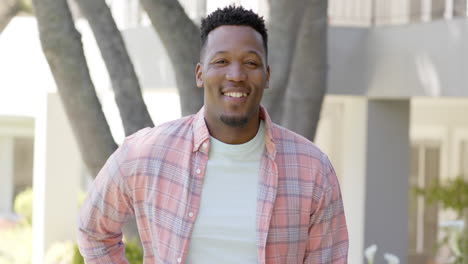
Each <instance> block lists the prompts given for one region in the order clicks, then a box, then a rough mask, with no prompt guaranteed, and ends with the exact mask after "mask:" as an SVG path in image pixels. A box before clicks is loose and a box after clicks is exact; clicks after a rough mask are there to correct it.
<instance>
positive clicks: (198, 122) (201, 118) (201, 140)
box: [192, 105, 276, 159]
mask: <svg viewBox="0 0 468 264" xmlns="http://www.w3.org/2000/svg"><path fill="white" fill-rule="evenodd" d="M260 119H262V120H263V121H264V122H265V148H266V150H267V154H268V157H269V158H270V159H275V156H276V147H275V141H274V138H273V136H274V135H273V130H272V127H273V123H272V121H271V119H270V116H269V115H268V112H267V111H266V109H265V108H264V107H263V106H262V105H260ZM193 136H194V144H193V149H192V151H193V152H196V151H202V152H206V153H207V154H208V149H209V142H210V140H209V139H210V133H209V132H208V127H207V126H206V123H205V106H203V107H202V108H201V109H200V111H198V113H196V114H195V116H194V122H193ZM202 147H203V148H202ZM200 148H201V149H200Z"/></svg>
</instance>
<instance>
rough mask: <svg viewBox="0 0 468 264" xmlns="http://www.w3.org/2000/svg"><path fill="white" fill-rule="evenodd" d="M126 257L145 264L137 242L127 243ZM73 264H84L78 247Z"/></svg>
mask: <svg viewBox="0 0 468 264" xmlns="http://www.w3.org/2000/svg"><path fill="white" fill-rule="evenodd" d="M125 257H126V258H127V260H128V262H129V263H130V264H143V251H142V250H141V247H140V246H139V245H138V243H137V242H136V241H126V242H125ZM0 264H1V263H0ZM71 264H84V260H83V257H82V256H81V254H80V251H79V250H78V246H77V245H75V247H74V248H73V258H72V261H71Z"/></svg>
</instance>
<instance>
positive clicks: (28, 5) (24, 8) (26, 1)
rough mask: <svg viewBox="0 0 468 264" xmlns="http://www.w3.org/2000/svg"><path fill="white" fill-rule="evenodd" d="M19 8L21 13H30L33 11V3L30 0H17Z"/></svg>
mask: <svg viewBox="0 0 468 264" xmlns="http://www.w3.org/2000/svg"><path fill="white" fill-rule="evenodd" d="M18 5H19V10H20V12H22V13H25V14H28V15H32V14H33V13H34V11H33V5H32V1H31V0H19V3H18Z"/></svg>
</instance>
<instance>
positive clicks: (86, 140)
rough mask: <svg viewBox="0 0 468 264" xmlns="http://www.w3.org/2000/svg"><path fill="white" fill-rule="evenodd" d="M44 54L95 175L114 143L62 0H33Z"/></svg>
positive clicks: (76, 134)
mask: <svg viewBox="0 0 468 264" xmlns="http://www.w3.org/2000/svg"><path fill="white" fill-rule="evenodd" d="M33 5H34V9H35V13H36V18H37V21H38V26H39V34H40V39H41V44H42V49H43V51H44V54H45V57H46V59H47V61H48V63H49V66H50V69H51V71H52V74H53V76H54V79H55V83H56V84H57V88H58V92H59V95H60V97H61V99H62V102H63V106H64V108H65V111H66V114H67V116H68V119H69V121H70V123H71V126H72V128H73V132H74V134H75V137H76V139H77V142H78V146H79V149H80V152H81V156H82V158H83V160H84V162H85V164H86V166H87V167H88V170H89V172H90V173H91V174H92V175H97V173H98V172H99V170H100V169H101V167H102V166H103V165H104V163H105V161H106V160H107V158H108V157H109V156H110V155H111V154H112V152H114V151H115V149H116V148H117V144H116V143H115V142H114V140H113V138H112V134H111V132H110V129H109V126H108V124H107V121H106V119H105V116H104V113H103V112H102V108H101V104H100V102H99V100H98V98H97V95H96V92H95V90H94V85H93V83H92V81H91V77H90V75H89V70H88V67H87V65H86V60H85V56H84V53H83V48H82V43H81V35H80V33H79V32H78V31H77V30H76V28H75V25H74V24H73V19H72V16H71V13H70V10H69V8H68V4H67V2H66V0H33Z"/></svg>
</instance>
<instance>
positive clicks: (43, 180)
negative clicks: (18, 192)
mask: <svg viewBox="0 0 468 264" xmlns="http://www.w3.org/2000/svg"><path fill="white" fill-rule="evenodd" d="M44 102H45V105H44V109H43V110H44V111H43V112H42V113H40V114H39V115H38V118H37V119H36V139H35V150H34V176H33V191H34V204H33V243H32V244H33V257H32V259H33V262H32V263H33V264H42V263H43V262H44V256H45V253H46V251H47V249H48V247H49V246H50V245H51V244H52V243H53V242H56V241H63V240H73V241H76V239H75V232H76V217H77V210H78V190H79V184H80V174H81V171H82V170H81V169H82V165H81V164H82V163H81V158H80V155H79V152H78V147H77V145H76V142H75V139H74V136H73V132H72V130H71V128H70V126H69V124H68V120H67V117H66V116H65V112H64V109H63V107H62V104H61V102H60V99H59V97H58V95H57V94H55V93H50V94H48V95H47V98H44Z"/></svg>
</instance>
